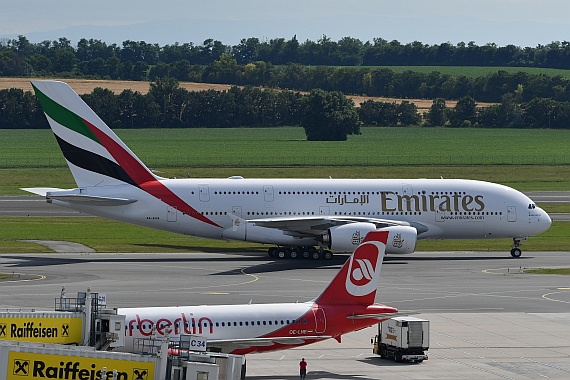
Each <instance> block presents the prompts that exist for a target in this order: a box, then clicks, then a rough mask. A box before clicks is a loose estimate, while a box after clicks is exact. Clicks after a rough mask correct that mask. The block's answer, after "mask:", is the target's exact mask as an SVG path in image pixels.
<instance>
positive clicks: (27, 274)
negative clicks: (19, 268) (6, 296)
mask: <svg viewBox="0 0 570 380" xmlns="http://www.w3.org/2000/svg"><path fill="white" fill-rule="evenodd" d="M12 274H13V275H14V274H18V275H26V276H37V278H29V279H20V280H6V281H3V280H2V281H0V283H4V282H32V281H41V280H45V279H46V278H47V277H46V276H44V275H42V274H30V273H12Z"/></svg>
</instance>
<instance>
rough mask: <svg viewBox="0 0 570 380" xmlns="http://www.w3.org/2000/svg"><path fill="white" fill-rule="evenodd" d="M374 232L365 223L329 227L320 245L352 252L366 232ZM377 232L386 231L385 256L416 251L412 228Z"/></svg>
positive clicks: (402, 227) (390, 228) (415, 236)
mask: <svg viewBox="0 0 570 380" xmlns="http://www.w3.org/2000/svg"><path fill="white" fill-rule="evenodd" d="M376 230H377V228H376V226H375V225H374V224H372V223H365V222H359V223H349V224H344V225H342V226H336V227H331V228H329V229H328V231H327V233H326V234H325V235H323V236H322V243H323V244H324V245H325V246H327V247H328V248H329V249H332V250H335V251H342V252H352V251H354V250H355V249H356V247H357V246H358V245H359V244H360V243H361V242H362V240H363V239H364V237H365V236H366V234H368V232H370V231H376ZM378 231H388V243H387V244H386V254H403V253H412V252H414V251H415V250H416V242H417V241H418V233H417V231H416V229H415V228H414V227H409V226H392V227H384V228H380V229H378Z"/></svg>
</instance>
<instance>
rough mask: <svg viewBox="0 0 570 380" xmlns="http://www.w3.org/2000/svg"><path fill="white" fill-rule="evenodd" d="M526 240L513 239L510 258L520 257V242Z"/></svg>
mask: <svg viewBox="0 0 570 380" xmlns="http://www.w3.org/2000/svg"><path fill="white" fill-rule="evenodd" d="M523 240H526V238H513V248H512V249H511V256H512V257H521V255H522V251H521V249H520V246H521V241H523Z"/></svg>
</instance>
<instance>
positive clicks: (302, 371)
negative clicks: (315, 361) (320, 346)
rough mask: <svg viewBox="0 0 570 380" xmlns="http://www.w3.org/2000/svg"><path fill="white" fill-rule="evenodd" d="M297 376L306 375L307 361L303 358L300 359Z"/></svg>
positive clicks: (302, 377)
mask: <svg viewBox="0 0 570 380" xmlns="http://www.w3.org/2000/svg"><path fill="white" fill-rule="evenodd" d="M299 376H300V377H301V379H304V378H305V376H307V362H306V361H305V358H303V359H301V361H300V362H299Z"/></svg>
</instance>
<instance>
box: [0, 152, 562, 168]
mask: <svg viewBox="0 0 570 380" xmlns="http://www.w3.org/2000/svg"><path fill="white" fill-rule="evenodd" d="M139 158H140V159H141V160H142V161H143V162H144V163H145V164H146V165H147V166H148V167H151V168H156V167H289V166H484V165H543V166H557V165H570V155H565V154H520V155H492V156H483V155H481V156H476V155H444V154H440V155H401V156H397V155H391V156H382V155H364V156H359V155H355V156H328V157H316V156H311V155H303V156H299V155H286V154H279V155H271V156H240V157H219V156H218V157H217V156H178V155H174V156H168V155H165V156H164V157H160V158H159V157H156V156H149V157H145V156H140V157H139ZM65 166H66V162H65V159H64V158H63V157H62V156H55V155H54V156H45V157H33V158H30V157H24V158H18V157H13V158H12V157H7V158H2V159H0V168H2V169H10V168H57V167H65Z"/></svg>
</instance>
